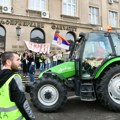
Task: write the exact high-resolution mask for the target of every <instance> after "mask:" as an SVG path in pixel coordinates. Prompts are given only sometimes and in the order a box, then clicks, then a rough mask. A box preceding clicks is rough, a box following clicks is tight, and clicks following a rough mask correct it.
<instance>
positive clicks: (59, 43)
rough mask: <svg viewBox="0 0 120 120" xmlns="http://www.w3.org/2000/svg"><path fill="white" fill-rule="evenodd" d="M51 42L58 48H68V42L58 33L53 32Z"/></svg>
mask: <svg viewBox="0 0 120 120" xmlns="http://www.w3.org/2000/svg"><path fill="white" fill-rule="evenodd" d="M52 44H54V45H57V46H58V47H60V48H63V49H66V50H69V46H70V43H69V42H68V41H67V40H65V39H64V38H63V37H61V36H60V35H59V34H58V33H55V34H54V39H53V41H52Z"/></svg>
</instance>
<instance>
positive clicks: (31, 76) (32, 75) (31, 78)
mask: <svg viewBox="0 0 120 120" xmlns="http://www.w3.org/2000/svg"><path fill="white" fill-rule="evenodd" d="M29 76H30V82H34V78H35V76H34V74H29Z"/></svg>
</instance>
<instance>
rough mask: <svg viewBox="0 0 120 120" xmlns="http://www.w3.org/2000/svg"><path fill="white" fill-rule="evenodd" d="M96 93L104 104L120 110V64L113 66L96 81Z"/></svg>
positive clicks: (109, 107) (117, 110)
mask: <svg viewBox="0 0 120 120" xmlns="http://www.w3.org/2000/svg"><path fill="white" fill-rule="evenodd" d="M96 94H97V98H98V100H99V101H100V103H101V104H102V105H104V106H105V107H106V108H108V109H110V110H112V111H115V112H120V65H116V66H114V67H111V68H110V69H109V70H107V71H106V72H105V73H104V75H103V76H102V77H101V78H100V79H99V80H98V81H96Z"/></svg>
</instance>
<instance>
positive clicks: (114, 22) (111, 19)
mask: <svg viewBox="0 0 120 120" xmlns="http://www.w3.org/2000/svg"><path fill="white" fill-rule="evenodd" d="M110 13H112V17H110ZM115 14H116V16H115ZM114 18H115V19H114ZM108 23H109V25H110V26H111V27H117V26H118V12H117V11H114V10H109V11H108Z"/></svg>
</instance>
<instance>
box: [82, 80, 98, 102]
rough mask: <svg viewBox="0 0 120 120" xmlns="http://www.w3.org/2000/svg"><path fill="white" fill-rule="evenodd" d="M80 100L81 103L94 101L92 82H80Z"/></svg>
mask: <svg viewBox="0 0 120 120" xmlns="http://www.w3.org/2000/svg"><path fill="white" fill-rule="evenodd" d="M80 99H81V100H82V101H95V100H96V95H95V91H94V85H93V82H92V80H82V81H81V85H80Z"/></svg>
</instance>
